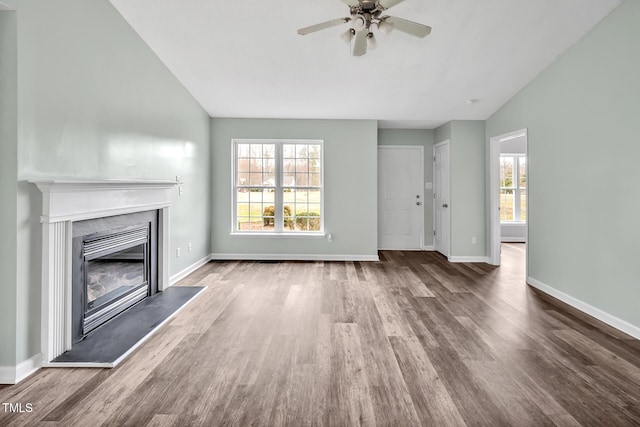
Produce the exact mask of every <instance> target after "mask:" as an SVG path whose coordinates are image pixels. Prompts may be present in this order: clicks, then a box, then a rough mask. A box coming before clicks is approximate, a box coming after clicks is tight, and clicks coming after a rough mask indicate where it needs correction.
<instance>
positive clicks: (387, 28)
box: [378, 19, 393, 34]
mask: <svg viewBox="0 0 640 427" xmlns="http://www.w3.org/2000/svg"><path fill="white" fill-rule="evenodd" d="M378 29H379V30H380V32H381V33H382V34H389V33H390V32H391V31H393V24H392V23H390V22H387V21H386V20H385V19H381V20H380V22H378Z"/></svg>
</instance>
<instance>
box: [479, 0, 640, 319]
mask: <svg viewBox="0 0 640 427" xmlns="http://www.w3.org/2000/svg"><path fill="white" fill-rule="evenodd" d="M639 22H640V2H639V1H635V0H627V1H625V2H624V3H622V5H621V6H619V7H618V8H617V9H616V10H614V11H613V12H612V13H611V14H610V15H609V16H608V17H607V18H605V19H604V20H603V21H602V22H601V23H600V24H598V25H597V26H596V27H595V28H594V29H593V30H592V31H591V32H590V33H589V34H587V35H586V36H585V37H584V38H583V39H582V40H581V41H579V42H578V43H577V44H576V45H575V46H573V47H572V48H571V49H569V50H568V51H567V52H566V53H565V54H563V55H562V56H561V57H560V58H559V59H558V60H557V61H556V62H555V63H554V64H552V65H551V66H550V67H549V68H548V69H547V70H545V71H544V72H543V73H541V74H540V75H539V76H538V77H537V78H536V79H535V80H534V81H533V82H531V83H530V84H529V85H528V86H527V87H526V88H525V89H523V90H522V91H521V92H520V93H519V94H518V95H517V96H515V97H514V98H513V99H512V100H511V101H509V102H508V103H507V104H506V105H505V106H504V107H502V108H501V109H500V110H499V111H498V112H496V113H495V114H494V115H493V116H492V117H491V118H490V119H489V120H488V122H487V132H486V133H487V139H488V138H489V137H491V136H495V135H499V134H503V133H506V132H508V131H513V130H517V129H521V128H528V149H529V152H528V154H529V171H528V172H529V276H530V277H532V278H534V279H536V280H538V281H540V282H542V283H544V284H546V285H548V286H551V287H553V288H555V289H557V290H559V291H561V292H564V293H566V294H568V295H570V296H571V297H574V298H577V299H578V300H581V301H583V302H585V303H588V304H590V305H592V306H594V307H596V308H598V309H600V310H603V311H605V312H607V313H609V314H611V315H614V316H617V317H618V318H620V319H622V320H625V321H627V322H629V323H631V324H632V325H635V326H636V327H640V310H639V309H638V302H639V301H640V279H639V278H640V267H639V265H640V264H639V263H638V254H639V253H640V252H639V250H638V247H639V246H638V242H640V227H638V225H637V216H638V212H640V197H638V183H640V167H638V162H639V160H638V159H640V144H639V143H638V117H639V116H640V108H639V107H638V98H639V97H640V79H639V78H638V70H640V55H639V54H638V46H640V25H638V23H639Z"/></svg>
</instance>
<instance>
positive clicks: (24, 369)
mask: <svg viewBox="0 0 640 427" xmlns="http://www.w3.org/2000/svg"><path fill="white" fill-rule="evenodd" d="M41 366H42V355H41V354H40V353H38V354H36V355H35V356H32V357H30V358H29V359H27V360H25V361H23V362H20V363H19V364H18V365H16V366H0V384H18V383H19V382H20V381H22V380H23V379H25V378H27V377H28V376H29V375H31V374H33V373H34V372H35V371H37V370H38V369H40V367H41Z"/></svg>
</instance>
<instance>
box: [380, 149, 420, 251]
mask: <svg viewBox="0 0 640 427" xmlns="http://www.w3.org/2000/svg"><path fill="white" fill-rule="evenodd" d="M423 159H424V154H423V149H422V147H420V146H415V147H409V146H402V147H400V146H395V147H394V146H387V147H378V247H379V248H380V249H396V250H411V249H413V250H416V249H422V242H423V228H424V201H423V198H424V191H423V190H422V185H423V184H422V182H423V181H424V169H423Z"/></svg>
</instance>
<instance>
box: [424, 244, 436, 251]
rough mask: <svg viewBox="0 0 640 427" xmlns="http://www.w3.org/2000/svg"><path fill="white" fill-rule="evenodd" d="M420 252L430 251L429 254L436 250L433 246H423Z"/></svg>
mask: <svg viewBox="0 0 640 427" xmlns="http://www.w3.org/2000/svg"><path fill="white" fill-rule="evenodd" d="M422 250H423V251H431V252H433V251H435V250H436V247H435V246H433V245H431V246H423V247H422Z"/></svg>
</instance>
